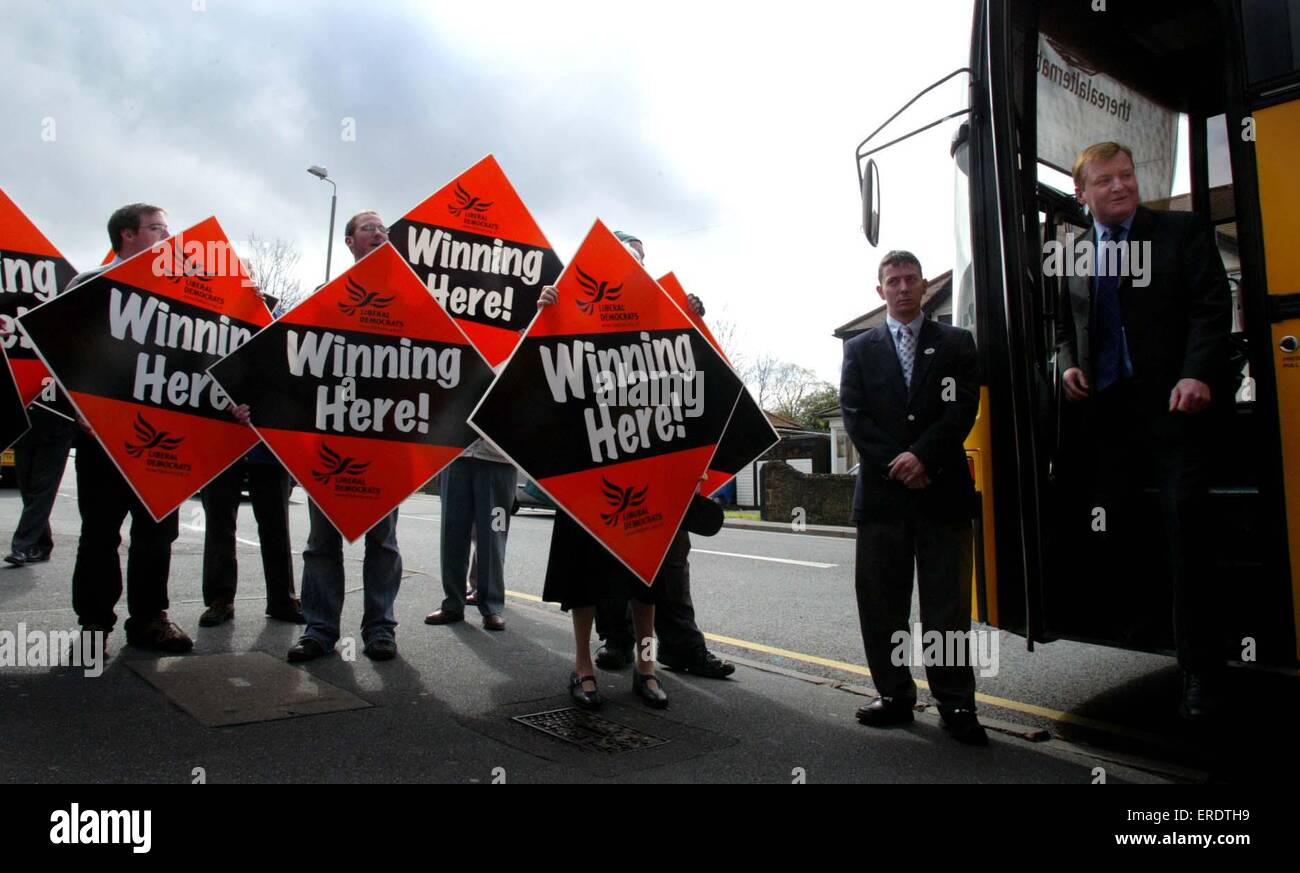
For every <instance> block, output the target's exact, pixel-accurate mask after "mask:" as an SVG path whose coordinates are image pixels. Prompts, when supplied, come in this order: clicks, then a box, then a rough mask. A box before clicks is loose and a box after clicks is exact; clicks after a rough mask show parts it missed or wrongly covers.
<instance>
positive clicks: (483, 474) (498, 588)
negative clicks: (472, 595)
mask: <svg viewBox="0 0 1300 873" xmlns="http://www.w3.org/2000/svg"><path fill="white" fill-rule="evenodd" d="M515 485H516V480H515V468H514V466H513V465H511V464H503V463H499V462H497V461H485V460H483V459H481V458H457V459H456V460H454V461H452V462H451V463H450V464H449V465H448V466H447V467H446V468H445V469H444V470H443V471H442V476H441V478H440V480H439V483H438V495H439V497H440V498H441V500H442V529H441V551H442V561H441V563H442V593H443V600H442V610H443V612H449V613H463V612H464V611H465V577H466V574H467V573H468V572H469V543H470V531H471V529H473V531H474V538H475V545H476V546H477V547H478V610H479V612H481V613H482V614H483V615H500V614H501V613H502V611H503V610H504V609H505V606H506V579H505V570H506V567H505V562H506V537H507V536H508V535H509V533H510V508H511V507H512V506H513V505H514V501H515ZM497 510H500V511H499V512H498V511H497Z"/></svg>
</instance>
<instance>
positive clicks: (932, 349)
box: [925, 346, 934, 355]
mask: <svg viewBox="0 0 1300 873" xmlns="http://www.w3.org/2000/svg"><path fill="white" fill-rule="evenodd" d="M925 353H926V354H927V355H933V354H934V346H930V347H929V348H928V349H926V350H925Z"/></svg>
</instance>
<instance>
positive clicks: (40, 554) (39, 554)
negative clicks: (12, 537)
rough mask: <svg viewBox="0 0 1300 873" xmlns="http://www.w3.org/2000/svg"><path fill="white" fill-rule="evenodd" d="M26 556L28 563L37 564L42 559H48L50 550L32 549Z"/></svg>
mask: <svg viewBox="0 0 1300 873" xmlns="http://www.w3.org/2000/svg"><path fill="white" fill-rule="evenodd" d="M26 558H27V563H29V564H39V563H41V562H42V561H48V560H49V559H50V552H49V550H48V549H45V550H41V549H32V550H31V551H30V552H28V553H27V555H26Z"/></svg>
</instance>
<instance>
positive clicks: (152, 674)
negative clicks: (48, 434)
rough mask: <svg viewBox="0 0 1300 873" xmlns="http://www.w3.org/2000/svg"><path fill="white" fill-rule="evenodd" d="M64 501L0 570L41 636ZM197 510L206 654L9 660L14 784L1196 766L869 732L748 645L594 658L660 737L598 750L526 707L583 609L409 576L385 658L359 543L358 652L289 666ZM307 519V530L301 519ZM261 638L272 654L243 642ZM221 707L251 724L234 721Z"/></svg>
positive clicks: (9, 500) (1032, 779)
mask: <svg viewBox="0 0 1300 873" xmlns="http://www.w3.org/2000/svg"><path fill="white" fill-rule="evenodd" d="M298 496H299V495H297V494H295V499H296V498H297V497H298ZM420 499H422V500H424V501H428V500H429V498H420ZM63 503H64V501H61V505H62V504H63ZM425 505H427V504H425ZM195 506H197V504H195ZM68 511H69V507H67V506H64V507H63V509H62V510H61V512H63V513H64V515H61V516H60V518H61V519H64V520H63V521H61V522H60V525H58V526H56V548H55V553H54V556H53V558H52V560H51V561H49V562H48V563H43V564H37V565H31V566H28V567H24V568H21V569H5V570H0V634H3V633H5V632H9V633H11V634H12V633H16V632H17V631H18V626H19V624H22V625H24V626H25V629H26V630H27V631H28V632H29V633H30V632H32V631H37V632H50V631H56V630H57V631H66V630H71V629H73V628H75V627H76V617H75V615H74V614H73V612H72V610H71V608H70V604H69V601H68V580H69V578H70V576H71V570H72V561H73V556H74V552H75V536H72V535H70V532H69V530H68V520H67V519H66V518H65V516H66V515H67V513H68ZM71 512H72V513H73V514H74V515H75V504H73V505H72V507H71ZM181 512H182V520H183V525H182V537H181V539H180V540H178V542H177V544H176V547H175V548H174V551H173V565H172V582H171V597H172V606H171V617H172V618H173V620H175V621H176V622H177V623H178V624H180V625H181V627H182V628H184V629H185V630H186V631H187V632H189V633H190V634H191V635H192V636H193V637H194V639H195V649H194V652H193V653H192V654H189V655H183V656H170V657H159V656H155V655H153V654H150V653H148V652H143V651H140V650H136V649H133V648H131V647H129V646H126V644H125V635H124V633H123V631H122V630H121V623H120V621H119V625H118V628H117V630H115V631H114V633H113V634H112V635H111V636H110V637H109V656H110V657H109V660H108V662H107V665H106V668H105V670H104V672H103V675H102V676H99V677H97V678H89V677H87V676H85V675H84V671H83V670H81V669H79V668H73V667H62V666H61V667H49V666H22V667H19V666H3V667H0V735H3V736H4V737H5V738H6V742H5V743H4V744H3V747H2V748H0V781H3V782H7V783H8V782H148V783H152V782H164V783H165V782H173V783H175V782H186V783H188V782H191V781H195V780H197V779H200V778H201V779H202V780H203V781H207V782H214V783H215V782H450V783H472V782H483V783H488V782H493V781H497V782H500V781H507V782H512V783H515V782H518V783H527V782H548V783H550V782H610V781H616V782H770V783H790V782H799V781H806V782H809V783H818V782H821V783H832V782H833V783H849V782H955V783H956V782H976V783H983V782H1010V783H1049V782H1050V783H1057V782H1063V783H1077V784H1085V783H1091V782H1095V781H1097V779H1098V775H1097V774H1098V771H1097V770H1096V768H1097V767H1102V768H1103V769H1104V771H1105V773H1104V777H1103V778H1105V779H1106V781H1108V782H1127V781H1136V782H1150V781H1180V779H1182V778H1194V777H1183V776H1181V775H1180V774H1179V773H1177V772H1176V771H1173V770H1170V769H1167V768H1165V769H1159V771H1158V772H1153V768H1151V767H1150V766H1148V763H1147V762H1143V761H1141V760H1127V759H1124V758H1123V757H1122V756H1115V755H1111V756H1102V757H1100V758H1099V757H1098V755H1097V754H1096V753H1095V752H1094V751H1090V750H1087V749H1081V748H1078V747H1073V746H1070V745H1069V744H1067V743H1062V742H1060V741H1057V740H1047V741H1043V740H1044V739H1045V735H1044V734H1042V733H1041V732H1037V733H1035V732H1034V731H1032V730H1026V729H1024V728H1020V727H1017V726H1015V725H1009V724H1008V725H1002V724H1001V723H996V722H990V724H991V725H992V726H993V727H994V730H993V731H991V735H992V745H991V747H989V748H987V749H978V748H969V747H965V746H962V745H960V744H958V743H956V742H955V741H953V740H952V739H951V738H949V737H948V736H947V735H946V734H945V733H944V732H943V731H942V730H941V729H940V727H939V722H938V718H937V716H936V715H935V714H933V713H932V712H930V711H925V712H921V713H919V714H918V719H917V722H916V723H915V724H914V725H913V726H911V727H908V728H903V729H891V730H877V729H870V728H866V727H863V726H861V725H859V724H857V722H856V721H855V719H854V717H853V713H854V710H855V709H856V708H857V706H859V705H861V704H862V703H863V702H864V701H865V700H866V699H868V698H867V697H866V696H865V695H867V694H869V693H870V688H869V686H868V685H865V684H864V685H849V684H846V683H844V682H839V681H831V680H828V679H827V678H825V677H822V676H816V675H810V674H805V673H802V672H800V671H798V670H791V669H786V668H784V667H778V666H773V665H771V664H767V663H763V662H760V661H750V660H748V659H738V663H739V666H738V669H737V671H736V673H735V674H734V676H733V677H731V678H730V679H727V680H710V679H703V678H699V677H692V676H686V675H679V674H673V673H670V672H668V671H662V670H661V671H660V675H661V677H662V678H663V684H664V688H665V690H666V691H667V692H668V694H669V695H670V697H671V706H670V707H669V708H668V709H667V710H663V711H653V710H650V709H648V708H647V707H645V706H644V705H643V704H641V703H640V701H639V700H638V699H637V698H635V697H634V696H633V695H632V692H631V674H630V672H627V671H624V672H622V673H608V672H600V671H598V672H599V680H600V684H601V691H602V693H603V694H604V695H605V697H606V705H605V707H604V708H603V709H602V711H601V712H600V715H601V716H603V717H604V718H605V719H607V720H608V721H610V722H614V723H615V724H614V725H613V726H610V725H604V726H603V728H601V729H602V730H605V731H607V732H612V733H613V735H614V736H615V737H616V738H617V737H619V736H623V735H624V734H626V735H627V736H628V738H630V739H636V740H638V741H640V742H644V743H654V745H651V746H650V747H647V748H638V749H634V750H631V751H620V752H610V751H599V750H592V749H589V748H583V747H580V746H578V745H574V744H572V743H569V742H566V741H564V740H561V739H559V738H557V737H554V736H551V735H548V734H546V733H543V732H541V731H538V730H537V729H535V728H532V727H528V726H526V725H525V724H523V723H521V722H519V721H517V720H516V718H518V717H523V716H529V715H537V714H541V713H554V712H556V711H560V710H565V709H567V708H568V706H569V698H568V695H567V678H568V675H569V671H570V669H571V664H572V645H573V636H572V630H571V624H570V622H569V619H568V617H567V616H565V615H564V614H563V613H561V612H560V611H559V610H558V608H556V607H555V606H553V605H551V604H542V603H541V602H540V601H539V599H538V598H537V597H536V595H535V594H529V593H526V592H523V591H517V590H512V592H511V594H510V595H509V596H508V598H507V609H506V619H507V630H506V631H505V632H504V633H489V632H487V631H484V630H482V629H481V628H480V627H479V623H478V621H477V620H476V618H477V616H475V615H474V614H473V613H471V614H470V616H469V620H468V621H466V622H465V623H462V624H457V625H452V626H447V627H429V626H426V625H424V624H423V622H422V618H423V616H424V614H425V613H426V612H427V611H428V610H429V609H430V608H432V606H433V597H432V596H431V590H432V591H436V590H438V588H439V587H440V585H439V583H438V580H437V579H436V577H434V578H430V574H429V573H426V572H422V571H413V572H410V573H408V574H407V577H406V579H405V580H404V583H403V589H402V592H401V595H400V596H399V599H398V603H397V614H398V619H399V621H400V622H401V627H400V628H399V630H398V636H397V639H398V644H399V655H398V658H397V659H396V660H394V661H391V662H386V663H374V662H371V661H369V660H368V659H367V658H365V657H364V656H363V655H362V654H361V653H360V645H359V639H355V637H359V631H358V626H359V622H360V611H361V596H360V595H361V592H360V560H359V558H360V554H359V550H357V549H355V548H350V549H349V550H348V553H347V557H346V559H345V562H346V566H347V572H348V577H349V578H348V584H349V593H348V597H347V600H346V603H345V607H344V614H343V623H342V627H343V633H344V635H345V638H346V637H347V636H348V635H352V636H353V637H354V639H353V644H354V646H355V648H354V649H353V650H352V651H351V653H350V654H351V655H352V659H347V658H345V657H343V656H340V655H335V656H332V657H329V658H326V659H322V660H319V661H315V662H311V663H309V664H306V665H301V666H298V665H294V666H290V665H287V664H286V663H285V662H284V655H285V652H286V650H287V649H288V647H289V646H290V645H291V644H292V643H293V642H294V640H295V639H296V637H297V636H298V633H299V631H300V628H298V627H297V626H294V625H288V624H282V623H277V622H272V621H269V620H267V619H265V618H264V617H263V615H262V607H263V599H262V592H261V591H260V590H259V589H260V585H258V584H257V581H258V580H257V573H258V570H259V569H260V568H258V567H257V562H256V560H255V558H254V554H255V552H252V550H251V549H246V550H245V551H241V557H243V558H244V561H243V565H244V567H245V568H246V569H245V573H246V575H245V576H244V578H243V579H242V580H241V581H242V583H243V588H242V589H241V590H242V594H241V597H240V599H239V600H238V601H237V603H236V617H235V619H234V621H233V622H231V623H229V624H226V625H223V626H221V627H219V628H213V629H200V628H199V627H198V616H199V613H200V612H201V611H202V609H203V605H202V600H201V596H200V590H199V572H200V562H201V558H202V534H201V531H195V530H194V529H193V528H194V525H192V524H191V525H186V524H185V523H184V520H185V519H186V518H190V517H192V516H191V514H190V513H191V512H192V507H190V506H189V505H187V506H185V507H182V510H181ZM414 517H416V518H418V517H419V516H414ZM15 518H16V495H14V494H13V492H5V493H4V497H3V499H0V528H5V529H8V528H11V527H12V524H13V521H14V519H15ZM187 528H188V529H187ZM295 533H297V534H299V536H297V537H295V541H296V540H297V539H300V538H301V533H302V532H301V531H295ZM247 545H248V543H245V546H247ZM123 555H125V548H124V549H123ZM299 570H300V568H299ZM119 613H120V614H124V613H125V602H123V603H122V604H120V606H119ZM251 653H261V654H260V655H255V656H253V657H245V658H232V657H230V656H231V655H232V654H251ZM0 654H2V652H0ZM0 660H2V659H0ZM10 660H11V661H12V658H11V659H10ZM228 700H229V701H237V705H235V704H232V705H230V706H226V705H225V702H226V701H228ZM327 710H332V711H327ZM222 712H224V713H225V716H224V718H225V720H226V721H227V722H229V721H231V720H234V721H236V722H238V723H235V724H230V723H225V724H221V723H220V722H221V721H222V718H223V716H222V715H221V713H222ZM214 713H215V714H216V715H215V716H214ZM312 713H314V714H312ZM555 717H556V716H551V718H555ZM562 717H566V718H567V716H562ZM205 720H206V723H205ZM619 726H621V727H619ZM999 728H1002V729H999ZM624 729H630V730H624ZM591 730H592V728H590V727H589V729H588V731H587V733H586V735H588V736H590V735H591ZM634 732H639V733H634ZM647 737H648V738H647ZM664 741H666V742H664Z"/></svg>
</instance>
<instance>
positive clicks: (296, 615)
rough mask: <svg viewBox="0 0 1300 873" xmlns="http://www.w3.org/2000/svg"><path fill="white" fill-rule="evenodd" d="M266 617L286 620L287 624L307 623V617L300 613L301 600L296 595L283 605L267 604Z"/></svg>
mask: <svg viewBox="0 0 1300 873" xmlns="http://www.w3.org/2000/svg"><path fill="white" fill-rule="evenodd" d="M266 617H267V618H269V619H272V620H274V621H287V622H288V623H289V624H306V623H307V617H306V616H304V615H303V614H302V601H301V600H299V599H298V598H296V597H295V598H293V599H292V600H290V601H289V602H288V603H286V604H284V605H283V606H274V607H273V606H268V607H267V608H266Z"/></svg>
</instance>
